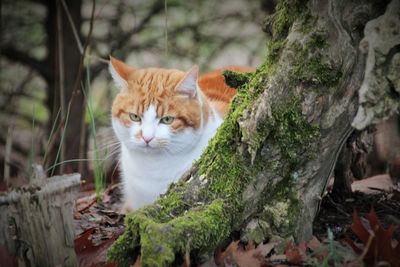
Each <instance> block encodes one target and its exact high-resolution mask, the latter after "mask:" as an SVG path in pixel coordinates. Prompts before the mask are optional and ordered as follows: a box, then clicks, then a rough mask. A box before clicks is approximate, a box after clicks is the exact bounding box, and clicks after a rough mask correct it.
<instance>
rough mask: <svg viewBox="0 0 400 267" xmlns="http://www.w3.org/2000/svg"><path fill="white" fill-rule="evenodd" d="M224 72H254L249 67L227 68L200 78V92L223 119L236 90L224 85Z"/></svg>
mask: <svg viewBox="0 0 400 267" xmlns="http://www.w3.org/2000/svg"><path fill="white" fill-rule="evenodd" d="M224 70H232V71H237V72H254V71H255V69H254V68H250V67H241V66H229V67H226V68H223V69H218V70H214V71H211V72H209V73H207V74H204V75H202V76H200V78H199V80H198V84H199V86H200V88H201V91H202V92H203V93H204V94H205V95H206V97H207V99H208V100H209V101H210V104H211V105H212V106H213V107H215V109H216V110H217V111H218V113H219V114H220V116H221V117H224V116H225V115H226V113H227V112H228V107H229V103H230V101H231V99H232V97H233V96H234V95H235V94H236V90H235V89H234V88H232V87H229V86H228V85H227V84H226V83H225V79H224V76H223V75H222V73H223V71H224Z"/></svg>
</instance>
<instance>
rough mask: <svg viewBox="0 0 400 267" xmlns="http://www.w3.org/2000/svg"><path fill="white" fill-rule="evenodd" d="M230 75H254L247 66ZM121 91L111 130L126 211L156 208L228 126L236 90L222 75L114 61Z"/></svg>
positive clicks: (111, 68)
mask: <svg viewBox="0 0 400 267" xmlns="http://www.w3.org/2000/svg"><path fill="white" fill-rule="evenodd" d="M228 69H230V70H235V71H242V72H250V71H253V69H251V68H247V67H230V68H228ZM109 71H110V73H111V76H112V78H113V80H114V82H115V84H116V86H117V87H118V88H119V93H118V95H117V96H116V97H115V100H114V102H113V105H112V110H111V113H112V127H113V129H114V132H115V134H116V136H117V138H118V140H119V142H120V143H121V154H120V171H121V174H122V181H123V193H124V200H125V206H124V211H125V212H128V211H134V210H137V209H139V208H141V207H143V206H144V205H147V204H151V203H153V202H154V201H155V200H156V199H157V198H158V196H159V195H160V194H162V193H165V191H166V190H167V188H168V186H169V184H170V183H172V182H176V181H177V180H178V179H179V178H180V177H181V175H182V174H183V173H184V172H185V171H187V170H188V169H189V168H190V167H191V165H192V163H193V162H194V161H195V160H196V159H198V158H199V157H200V155H201V153H202V151H203V149H204V148H205V147H206V145H207V143H208V141H209V140H210V139H211V138H212V137H213V136H214V134H215V132H216V130H217V128H218V127H219V126H220V124H221V123H222V122H223V119H224V117H225V115H226V113H227V111H228V107H229V103H230V100H231V99H232V97H233V96H234V95H235V93H236V91H235V89H233V88H231V87H229V86H227V85H226V84H225V82H224V77H223V75H222V70H217V71H213V72H211V73H209V74H206V75H204V76H201V77H198V67H197V66H194V67H192V68H191V69H190V70H189V71H187V72H183V71H179V70H175V69H161V68H146V69H137V68H133V67H131V66H129V65H127V64H125V63H123V62H122V61H120V60H117V59H115V58H112V57H110V63H109Z"/></svg>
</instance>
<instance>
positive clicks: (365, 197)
mask: <svg viewBox="0 0 400 267" xmlns="http://www.w3.org/2000/svg"><path fill="white" fill-rule="evenodd" d="M352 187H353V190H358V191H355V192H353V194H352V195H351V196H349V197H346V198H343V197H337V196H333V195H332V194H331V193H327V194H326V195H325V196H324V198H323V201H322V203H321V207H320V210H319V213H318V215H317V217H316V219H315V221H314V225H313V230H314V237H313V239H312V240H310V241H308V242H303V243H300V244H295V243H294V242H293V241H292V240H291V239H285V240H281V239H279V238H271V239H269V240H265V242H263V243H262V244H254V243H252V242H248V243H247V244H244V243H242V242H240V241H238V240H234V239H232V240H231V241H232V242H231V243H230V245H228V246H227V247H224V248H220V249H218V250H216V251H215V254H214V258H213V259H210V261H209V262H206V263H203V264H202V265H201V266H204V267H206V266H223V267H225V266H226V267H227V266H254V267H256V266H378V265H379V266H400V260H399V259H398V258H399V257H398V255H400V254H399V253H400V244H398V241H400V229H399V225H400V190H399V187H398V186H395V185H393V184H392V183H391V180H390V178H389V177H388V176H387V175H381V176H376V177H372V178H369V179H365V180H361V181H357V182H355V183H353V185H352ZM121 206H122V193H121V185H120V184H114V185H110V186H109V187H108V188H107V189H106V190H105V191H104V193H103V194H102V197H101V201H96V196H95V194H94V192H93V191H83V192H81V196H80V198H79V200H78V201H77V208H76V212H75V214H74V219H75V229H76V240H75V250H76V252H77V255H78V260H79V266H84V267H86V266H92V267H95V266H109V267H111V266H115V265H114V264H113V263H106V252H107V249H108V248H109V247H110V246H111V245H112V243H113V242H114V241H115V239H116V238H117V237H118V236H119V235H120V234H121V233H122V232H123V230H124V215H122V214H120V213H119V211H120V210H121ZM196 265H197V264H193V263H192V264H190V263H188V262H182V266H196ZM134 266H140V263H139V261H137V262H136V263H135V265H134Z"/></svg>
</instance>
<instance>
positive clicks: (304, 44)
mask: <svg viewBox="0 0 400 267" xmlns="http://www.w3.org/2000/svg"><path fill="white" fill-rule="evenodd" d="M393 2H398V1H395V0H394V1H393ZM386 5H387V2H381V1H375V2H374V1H366V0H365V1H357V2H351V1H344V0H343V1H334V0H331V1H302V0H297V1H281V2H280V3H279V4H278V6H277V7H276V12H275V13H274V14H273V15H272V16H271V17H269V18H268V20H267V24H266V28H267V29H268V32H270V33H271V35H272V36H271V40H270V42H269V45H268V56H267V57H266V59H265V62H264V63H263V65H261V66H260V67H259V68H258V69H257V72H256V73H255V74H253V75H250V76H246V77H245V78H243V75H242V74H235V73H225V77H226V81H227V82H228V83H229V84H231V85H234V84H236V85H239V84H241V85H240V86H239V87H238V93H237V95H236V97H235V98H234V100H233V102H232V104H231V110H230V112H229V115H228V116H227V118H226V119H225V122H224V123H223V125H222V126H221V127H220V129H219V130H218V132H217V134H216V136H215V138H213V139H212V141H211V142H210V143H209V146H208V147H207V149H206V150H205V152H204V153H203V155H202V157H201V159H200V160H199V161H198V162H196V164H195V165H194V166H193V168H192V169H191V170H190V171H188V173H187V174H186V175H184V177H183V178H182V179H181V180H180V181H179V182H178V183H177V184H174V185H172V186H171V187H170V189H169V191H168V192H167V194H166V195H164V196H162V197H161V198H160V199H159V200H158V201H156V202H155V203H154V204H153V205H150V206H147V207H145V208H143V209H141V210H139V211H136V212H134V213H132V214H129V215H127V218H126V224H127V228H126V230H125V233H124V234H123V235H122V236H121V237H120V238H119V239H118V240H117V242H116V243H115V244H114V246H113V247H112V248H111V250H110V251H109V257H110V259H111V260H115V261H117V262H119V265H121V266H129V264H131V263H132V262H133V261H134V259H135V258H136V256H137V255H138V254H139V253H140V254H141V264H142V266H169V265H171V264H174V262H175V261H176V260H177V259H178V258H179V257H177V255H184V254H185V253H190V254H191V256H192V258H193V259H194V260H196V257H198V256H199V255H202V254H204V253H211V252H212V251H213V250H214V248H215V247H216V246H218V245H219V244H221V243H222V242H223V241H224V240H226V239H227V238H228V237H229V236H230V235H231V233H232V232H235V231H239V232H240V233H241V235H242V237H245V238H249V236H250V237H251V234H252V233H251V232H253V233H254V232H257V233H262V235H263V236H262V238H265V237H268V236H271V235H279V236H281V237H287V236H294V237H295V238H296V239H297V240H307V239H309V238H311V236H312V221H313V219H314V217H315V215H316V213H317V212H318V208H319V204H320V201H321V196H322V194H323V192H324V190H325V187H326V184H327V180H328V178H329V177H330V176H331V174H332V171H333V169H334V166H335V162H336V159H337V157H338V154H339V152H340V151H341V148H342V146H343V144H344V143H345V141H346V140H347V138H348V136H349V135H350V134H351V133H352V131H353V128H352V126H351V122H352V121H353V118H354V117H355V114H356V111H357V107H358V101H357V100H358V99H357V90H358V88H360V86H361V84H362V81H363V78H364V73H365V62H366V55H365V54H363V53H362V51H360V50H359V49H358V47H359V43H360V41H361V38H362V37H363V29H364V27H365V25H366V23H367V22H369V21H371V20H373V19H375V18H376V17H378V16H380V15H382V14H384V12H385V9H386ZM396 75H398V74H396ZM232 81H234V82H232ZM247 225H248V226H249V227H246V226H247ZM251 225H257V227H256V228H257V229H254V227H250V226H251ZM251 229H253V230H257V231H248V230H251ZM262 238H261V240H262Z"/></svg>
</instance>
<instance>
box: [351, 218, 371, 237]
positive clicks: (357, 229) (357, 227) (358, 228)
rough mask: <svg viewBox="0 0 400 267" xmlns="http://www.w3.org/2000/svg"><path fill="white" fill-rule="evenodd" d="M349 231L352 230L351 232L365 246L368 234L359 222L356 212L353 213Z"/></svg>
mask: <svg viewBox="0 0 400 267" xmlns="http://www.w3.org/2000/svg"><path fill="white" fill-rule="evenodd" d="M351 230H353V232H354V233H355V234H356V235H357V237H358V238H359V239H360V240H361V241H362V242H363V243H364V244H367V242H368V239H369V235H370V233H369V232H368V231H367V229H365V226H364V225H363V223H362V222H361V219H360V217H359V216H358V213H357V212H356V211H353V223H352V224H351Z"/></svg>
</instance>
